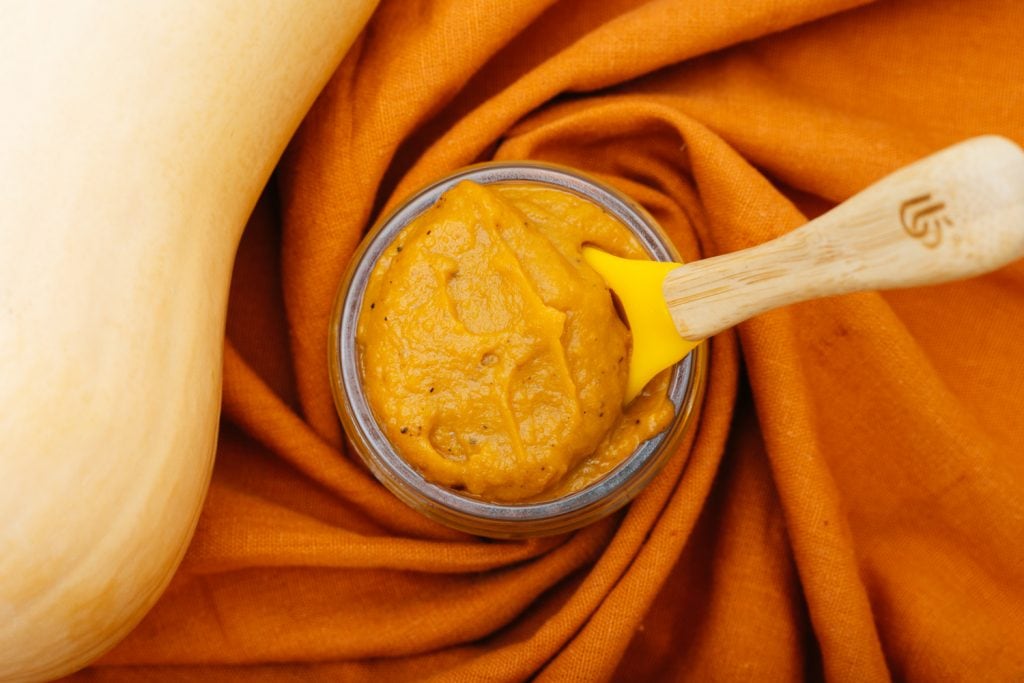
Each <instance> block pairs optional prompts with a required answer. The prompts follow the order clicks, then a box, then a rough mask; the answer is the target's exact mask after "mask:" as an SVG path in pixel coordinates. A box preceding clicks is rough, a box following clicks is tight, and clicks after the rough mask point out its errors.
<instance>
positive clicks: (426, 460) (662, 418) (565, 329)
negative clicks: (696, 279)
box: [357, 181, 673, 502]
mask: <svg viewBox="0 0 1024 683" xmlns="http://www.w3.org/2000/svg"><path fill="white" fill-rule="evenodd" d="M585 243H588V244H595V245H597V246H599V247H601V248H602V249H605V250H607V251H609V252H612V253H617V254H621V255H624V256H631V257H643V256H644V252H643V249H642V248H641V246H640V244H639V242H637V240H636V239H635V238H634V237H633V235H632V233H630V232H629V230H628V229H626V228H625V226H623V225H622V224H620V223H619V222H618V221H617V220H615V219H614V218H612V217H611V216H609V215H608V214H606V213H605V212H604V211H603V210H602V209H601V208H600V207H598V206H596V205H594V204H592V203H591V202H589V201H587V200H585V199H582V198H579V197H576V196H575V195H572V194H570V193H568V192H565V191H561V190H556V189H551V188H547V187H543V186H537V185H529V184H508V185H489V186H481V185H477V184H475V183H472V182H469V181H464V182H462V183H460V184H459V185H457V186H455V187H453V188H451V189H450V190H448V191H447V192H446V193H445V194H444V195H443V196H442V197H441V199H439V200H438V202H437V203H436V204H435V205H434V206H433V207H432V208H430V209H428V210H427V211H425V212H424V213H423V214H421V215H420V216H419V217H418V218H417V219H416V220H415V221H413V222H412V223H411V224H410V225H409V226H407V227H406V228H405V229H404V230H403V231H402V233H401V234H400V235H399V236H398V237H397V238H396V240H395V241H394V242H393V243H392V245H391V246H390V247H389V248H388V250H387V252H386V253H385V254H384V255H382V256H381V258H380V259H379V261H378V263H377V264H376V266H375V267H374V270H373V272H372V274H371V275H370V279H369V283H368V285H367V289H366V293H365V296H364V299H363V307H362V311H361V314H360V318H359V324H358V330H357V344H358V347H359V352H360V354H361V359H362V370H363V380H364V382H363V383H364V386H365V392H366V396H367V400H368V401H369V403H370V406H371V408H372V409H373V411H374V414H375V416H376V418H377V420H378V422H379V423H380V425H381V427H382V429H383V430H384V432H385V434H386V436H387V437H388V439H389V440H390V441H391V443H392V444H393V445H394V447H395V449H396V451H397V452H398V453H399V454H400V455H401V456H402V457H403V458H404V459H405V460H406V461H407V462H409V463H410V464H412V465H413V466H414V467H415V468H416V469H417V470H419V471H420V472H421V473H422V474H423V476H424V477H425V478H427V479H428V480H430V481H433V482H434V483H437V484H440V485H443V486H447V487H450V488H453V489H455V490H460V491H465V492H467V493H469V494H472V495H474V496H478V497H480V498H483V499H486V500H491V501H495V502H516V501H525V500H529V499H533V498H537V497H538V496H542V495H556V494H558V493H563V492H567V491H569V490H575V489H578V488H582V487H583V486H586V485H587V484H588V483H590V481H593V480H594V479H596V478H598V477H600V476H601V475H603V474H604V473H606V472H607V471H608V470H610V469H611V468H612V467H614V466H615V465H616V464H617V463H618V462H619V461H621V460H622V459H623V458H624V457H626V456H628V455H629V453H631V452H632V451H633V450H634V449H635V448H636V446H637V445H638V444H639V443H641V442H642V441H644V440H645V439H647V438H650V437H651V436H653V435H655V434H657V433H658V432H660V431H662V430H663V429H664V428H665V427H666V426H667V424H668V423H669V421H670V420H671V418H672V415H673V408H672V404H671V403H670V402H669V401H668V399H667V398H666V397H665V384H666V382H665V381H664V379H663V378H662V380H661V381H660V382H655V383H653V385H652V386H653V388H652V387H649V388H648V390H647V392H645V394H644V395H642V396H641V397H639V398H638V399H637V400H635V401H634V402H633V403H632V404H631V405H630V407H629V409H628V410H627V412H626V413H625V414H624V413H623V410H622V401H623V397H624V393H625V386H626V375H627V368H628V354H629V349H630V337H629V330H628V329H627V327H626V326H625V325H624V324H623V322H622V321H621V320H620V318H619V316H618V315H617V313H616V311H615V307H614V304H613V302H612V299H611V297H610V295H609V292H608V289H607V287H606V286H605V284H604V282H603V281H602V280H601V278H600V276H598V275H597V273H595V272H594V271H593V270H592V269H591V268H590V267H589V266H588V265H587V264H586V262H585V261H584V260H583V258H582V255H581V248H582V246H583V244H585Z"/></svg>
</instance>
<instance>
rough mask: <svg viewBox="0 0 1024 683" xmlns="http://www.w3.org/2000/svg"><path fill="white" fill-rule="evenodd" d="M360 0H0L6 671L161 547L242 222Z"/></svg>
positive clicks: (148, 589)
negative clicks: (0, 5)
mask: <svg viewBox="0 0 1024 683" xmlns="http://www.w3.org/2000/svg"><path fill="white" fill-rule="evenodd" d="M375 4H376V0H291V1H289V2H281V1H279V0H217V1H216V2H210V1H209V0H173V1H171V2H138V1H137V0H103V1H102V2H91V1H88V0H68V1H66V2H62V3H60V6H59V8H54V7H53V6H52V5H51V4H49V3H39V2H35V1H34V0H13V1H12V2H7V3H5V4H4V10H3V15H4V16H3V21H2V22H0V93H2V95H0V97H2V98H3V107H2V110H0V150H2V153H0V680H2V681H23V680H44V679H49V678H53V677H56V676H59V675H61V674H65V673H67V672H70V671H73V670H75V669H77V668H79V667H81V666H83V665H85V664H86V663H87V662H89V661H90V660H92V659H93V658H95V657H97V656H98V655H100V654H101V653H103V652H104V651H105V650H107V649H108V648H110V647H111V646H112V645H113V644H115V643H116V642H117V641H118V640H119V639H120V638H122V637H123V636H124V635H125V634H126V633H127V632H128V631H129V630H130V629H131V628H132V627H133V626H134V625H135V624H136V623H137V622H138V621H139V619H141V617H142V615H143V614H144V613H145V612H146V610H147V609H148V608H149V607H150V606H151V605H152V604H153V602H154V601H155V600H156V599H157V597H158V596H159V595H160V593H161V591H162V590H163V588H164V587H165V585H166V584H167V582H168V580H169V579H170V576H171V574H172V573H173V572H174V570H175V568H176V567H177V565H178V562H179V560H180V559H181V556H182V554H183V553H184V551H185V548H186V546H187V544H188V541H189V539H190V537H191V535H192V532H193V529H194V527H195V523H196V519H197V517H198V515H199V510H200V507H201V505H202V501H203V498H204V495H205V492H206V488H207V484H208V480H209V476H210V471H211V466H212V460H213V454H214V449H215V441H216V435H217V425H218V416H219V409H220V382H221V353H222V347H223V334H224V333H223V330H224V319H225V309H226V301H227V290H228V284H229V278H230V274H231V266H232V261H233V258H234V253H235V249H236V247H237V244H238V240H239V237H240V235H241V232H242V229H243V228H244V226H245V223H246V219H247V217H248V215H249V213H250V211H251V209H252V207H253V206H254V204H255V201H256V199H257V197H258V195H259V193H260V191H261V189H262V187H263V186H264V184H265V182H266V180H267V178H268V177H269V175H270V172H271V170H272V169H273V167H274V164H275V163H276V161H277V160H278V158H279V157H280V155H281V153H282V151H283V149H284V147H285V145H286V144H287V141H288V139H289V138H290V136H291V135H292V133H293V132H294V130H295V128H296V127H297V125H298V123H299V121H300V120H301V118H302V116H303V115H304V114H305V112H306V111H307V110H308V108H309V107H310V106H311V104H312V102H313V99H314V98H315V96H316V94H317V93H318V91H319V90H320V89H321V88H322V87H323V85H324V83H325V82H326V80H327V79H328V77H329V76H330V74H331V72H332V71H333V70H334V68H336V66H337V64H338V63H339V61H340V60H341V58H342V56H343V55H344V53H345V52H346V50H347V49H348V47H349V46H350V45H351V44H352V42H353V41H354V39H355V36H356V35H357V33H358V32H359V30H360V29H361V28H362V26H363V24H364V23H365V21H366V20H367V19H368V17H369V15H370V13H371V12H372V11H373V7H374V6H375Z"/></svg>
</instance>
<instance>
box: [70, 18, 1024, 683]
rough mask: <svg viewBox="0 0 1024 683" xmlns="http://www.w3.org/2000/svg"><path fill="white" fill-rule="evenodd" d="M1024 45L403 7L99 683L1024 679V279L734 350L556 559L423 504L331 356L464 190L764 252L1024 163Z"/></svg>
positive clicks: (310, 180)
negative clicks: (929, 188)
mask: <svg viewBox="0 0 1024 683" xmlns="http://www.w3.org/2000/svg"><path fill="white" fill-rule="evenodd" d="M1022 27H1024V5H1022V4H1021V3H1020V2H1019V0H978V1H975V2H937V1H933V2H925V1H922V0H906V1H894V2H877V3H874V4H868V3H865V2H862V1H861V0H746V1H744V2H709V1H707V0H652V1H650V2H637V1H635V0H605V1H602V2H592V1H587V0H563V1H561V2H555V1H554V0H517V1H516V2H508V1H507V0H469V1H467V0H422V1H418V0H384V2H383V4H382V5H381V6H380V9H379V10H378V12H377V13H376V15H375V16H374V18H373V20H372V21H371V23H370V25H369V27H368V28H367V30H366V31H365V34H364V35H363V37H362V38H361V39H360V40H359V41H358V42H357V44H356V45H355V47H354V48H353V50H352V52H351V53H350V54H349V55H348V57H347V59H346V61H345V62H344V64H343V65H342V67H341V68H340V69H339V70H338V72H337V74H336V75H335V76H334V78H333V80H332V81H331V82H330V85H329V86H328V88H327V89H326V91H325V92H324V93H323V95H322V97H321V98H320V99H319V101H318V102H317V104H316V107H315V108H314V110H313V111H312V112H311V113H310V115H309V116H308V118H307V120H306V121H305V123H304V125H303V127H302V129H301V130H300V132H299V134H298V135H297V137H296V139H295V140H294V142H293V144H292V146H291V148H290V150H289V152H288V154H287V156H286V158H285V160H284V161H283V162H282V164H281V166H280V168H279V171H278V174H277V175H276V177H275V183H274V185H273V186H272V187H271V188H270V190H269V191H268V193H267V195H266V196H265V197H264V199H263V201H262V202H261V203H260V205H259V206H258V207H257V210H256V212H255V213H254V216H253V219H252V221H251V224H250V226H249V229H248V230H247V233H246V235H245V238H244V240H243V243H242V246H241V249H240V252H239V256H238V262H237V267H236V271H235V279H234V283H233V292H232V297H231V307H230V316H229V317H230V320H229V324H228V342H227V346H226V349H227V350H226V359H225V371H226V372H225V387H224V426H223V433H222V438H221V444H220V451H219V454H218V458H217V464H216V470H215V472H214V477H213V484H212V488H211V490H210V495H209V499H208V501H207V504H206V507H205V510H204V512H203V515H202V518H201V520H200V522H199V528H198V531H197V533H196V536H195V540H194V541H193V543H192V546H191V548H190V550H189V552H188V555H187V556H186V558H185V561H184V564H183V565H182V567H181V569H180V571H179V572H178V574H177V575H176V577H175V579H174V581H173V582H172V584H171V586H170V587H169V589H168V590H167V592H166V594H165V595H164V596H163V598H162V599H161V600H160V602H159V603H158V604H157V605H156V607H155V608H154V609H153V611H152V612H151V613H150V614H149V615H148V617H146V619H145V620H144V621H143V622H142V623H141V624H140V625H139V626H138V627H137V628H136V629H135V631H134V632H133V633H132V634H131V635H130V636H129V637H128V639H127V640H125V641H124V642H123V643H122V644H121V645H120V646H118V647H117V648H116V649H114V650H113V651H112V652H110V653H109V654H107V655H106V656H105V657H103V659H102V660H100V661H99V662H98V663H97V664H96V665H95V666H94V667H92V668H90V669H89V670H87V671H86V672H84V673H82V674H81V675H80V679H81V680H96V681H107V680H153V681H164V680H174V681H178V680H202V679H204V678H205V679H210V680H229V681H230V680H236V679H237V680H244V681H279V680H357V681H359V680H366V681H375V682H377V681H382V680H410V679H415V680H426V679H431V678H436V679H438V680H496V681H515V680H522V679H526V678H530V677H537V678H538V679H539V680H542V681H548V680H552V681H554V680H587V681H590V680H603V679H618V680H623V681H633V680H676V679H695V680H794V679H801V678H805V677H806V678H811V679H817V678H821V677H825V678H827V679H830V680H835V681H875V680H886V679H889V678H895V679H910V680H924V681H940V680H941V681H947V680H1009V681H1019V680H1022V679H1024V364H1022V340H1024V263H1017V264H1015V265H1012V266H1010V267H1008V268H1005V269H1003V270H1002V271H1000V272H997V273H995V274H992V275H989V276H986V277H981V278H977V279H974V280H971V281H967V282H962V283H958V284H951V285H945V286H941V287H931V288H925V289H918V290H912V291H900V292H891V293H884V294H876V293H871V294H860V295H852V296H845V297H838V298H833V299H828V300H823V301H818V302H813V303H807V304H801V305H798V306H793V307H791V308H788V309H785V310H781V311H777V312H774V313H771V314H767V315H763V316H760V317H758V318H757V319H755V320H752V321H750V322H748V323H745V324H743V325H741V326H740V327H739V328H738V330H736V331H733V332H729V333H727V334H723V335H720V336H719V337H717V338H715V339H714V340H713V343H712V346H711V348H712V360H711V368H710V382H709V387H708V393H707V397H706V400H705V402H704V405H703V411H702V416H701V420H700V425H699V429H698V430H697V432H696V433H695V435H694V436H693V438H692V439H691V440H690V441H689V442H688V443H686V444H685V445H684V447H683V448H682V449H681V451H680V452H679V453H678V455H677V456H676V457H675V458H674V459H673V460H672V462H671V464H669V465H668V466H667V468H666V469H665V470H664V471H663V472H662V473H661V475H660V476H659V477H658V478H657V479H656V480H655V481H654V483H653V484H652V485H651V486H650V487H649V488H648V489H646V490H645V491H644V492H643V494H642V495H641V496H640V497H639V498H638V499H637V500H636V501H635V502H634V503H633V504H632V505H631V506H629V507H628V508H627V509H626V510H624V511H622V512H621V513H619V514H617V515H615V516H613V517H612V518H609V519H607V520H605V521H602V522H600V523H597V524H594V525H593V526H591V527H589V528H586V529H583V530H580V531H579V532H577V533H574V534H570V535H567V536H563V537H558V538H547V539H540V540H532V541H525V542H490V541H483V540H480V539H475V538H470V537H467V536H465V535H462V534H459V533H455V532H452V531H449V530H447V529H445V528H442V527H439V526H437V525H436V524H433V523H431V522H429V521H427V520H425V519H424V518H422V517H420V516H419V515H418V514H416V513H414V512H412V511H410V510H409V509H407V508H406V507H405V506H404V505H402V504H401V503H399V502H398V501H397V500H396V499H395V498H393V497H392V496H391V495H389V494H388V493H387V492H386V491H384V490H383V489H382V488H381V487H380V486H379V485H378V484H377V483H376V482H375V481H374V480H373V479H372V478H371V477H370V476H368V475H367V473H366V472H365V471H364V469H363V468H362V466H361V465H360V464H359V462H358V461H357V459H356V458H355V457H354V455H353V454H352V453H350V452H349V451H348V450H347V449H346V448H345V446H344V445H343V437H342V433H341V430H340V427H339V422H338V419H337V417H336V415H335V411H334V406H333V404H332V401H331V395H330V390H329V387H328V380H327V370H326V356H327V351H326V339H327V337H326V329H327V321H328V315H329V311H330V307H331V303H332V297H333V295H334V291H335V287H336V285H337V283H338V280H339V277H340V275H341V273H342V270H343V269H344V267H345V265H346V262H347V260H348V259H349V256H350V254H351V252H352V250H353V248H354V247H355V245H356V243H357V242H358V241H359V239H360V236H361V235H362V233H363V232H364V231H365V229H366V228H367V226H368V225H369V224H370V223H371V221H372V220H373V219H374V218H375V217H376V216H378V215H379V214H380V212H381V210H382V209H383V208H384V207H386V206H387V205H389V204H391V203H393V202H394V201H396V200H397V199H399V198H401V197H402V196H404V195H406V194H407V193H409V192H410V191H412V190H413V189H414V188H416V187H417V186H419V185H421V184H423V183H425V182H427V181H430V180H432V179H434V178H435V177H437V176H439V175H440V174H443V173H445V172H448V171H450V170H452V169H454V168H456V167H459V166H462V165H465V164H468V163H470V162H473V161H476V160H481V159H489V158H498V159H539V160H546V161H552V162H558V163H563V164H568V165H571V166H575V167H578V168H581V169H583V170H585V171H589V172H591V173H594V174H597V175H598V176H600V177H602V178H605V179H607V180H608V181H610V182H612V183H614V184H615V185H617V186H618V187H620V188H621V189H623V190H625V191H626V192H628V193H630V194H632V195H633V196H634V197H636V198H637V199H639V200H640V201H641V202H643V203H644V204H645V205H646V206H647V207H648V208H649V209H650V210H651V212H652V213H653V214H654V215H655V217H656V218H657V219H658V220H659V221H660V222H661V223H662V224H663V225H664V226H665V228H666V230H667V231H668V232H669V233H670V234H671V235H672V237H673V239H674V240H675V241H676V242H677V243H678V245H679V247H680V249H681V250H682V252H683V254H684V255H685V257H686V258H688V259H696V258H699V257H701V256H710V255H713V254H717V253H721V252H727V251H732V250H735V249H740V248H743V247H747V246H750V245H754V244H757V243H759V242H762V241H764V240H767V239H769V238H772V237H774V236H777V235H780V234H782V233H784V232H786V231H788V230H791V229H793V228H794V227H796V226H798V225H800V224H801V223H802V222H803V221H804V220H806V218H807V217H808V216H811V215H814V214H817V213H820V212H821V211H823V210H825V209H826V208H827V207H828V206H830V205H832V204H834V203H835V202H838V201H841V200H843V199H844V198H846V197H849V196H850V195H851V194H853V193H854V192H856V191H858V190H859V189H861V188H863V187H865V186H866V185H867V184H869V183H870V182H871V181H873V180H875V179H877V178H879V177H881V176H882V175H884V174H885V173H887V172H889V171H891V170H894V169H895V168H897V167H899V166H901V165H903V164H906V163H908V162H910V161H912V160H914V159H915V158H917V157H920V156H923V155H924V154H926V153H928V152H930V151H933V150H936V149H938V148H940V147H943V146H946V145H948V144H951V143H953V142H956V141H959V140H961V139H963V138H966V137H968V136H971V135H974V134H980V133H989V132H991V133H1001V134H1003V135H1007V136H1009V137H1011V138H1014V139H1016V141H1017V142H1018V143H1024V28H1022ZM211 106H215V105H211ZM140 457H144V454H140Z"/></svg>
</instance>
